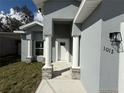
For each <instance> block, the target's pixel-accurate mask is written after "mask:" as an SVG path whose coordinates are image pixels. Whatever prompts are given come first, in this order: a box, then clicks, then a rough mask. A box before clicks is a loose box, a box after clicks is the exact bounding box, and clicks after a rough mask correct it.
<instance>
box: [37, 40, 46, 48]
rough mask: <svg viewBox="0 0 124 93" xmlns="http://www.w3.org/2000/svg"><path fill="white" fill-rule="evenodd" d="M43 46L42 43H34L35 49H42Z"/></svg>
mask: <svg viewBox="0 0 124 93" xmlns="http://www.w3.org/2000/svg"><path fill="white" fill-rule="evenodd" d="M43 46H44V43H43V42H42V41H36V45H35V47H36V48H43Z"/></svg>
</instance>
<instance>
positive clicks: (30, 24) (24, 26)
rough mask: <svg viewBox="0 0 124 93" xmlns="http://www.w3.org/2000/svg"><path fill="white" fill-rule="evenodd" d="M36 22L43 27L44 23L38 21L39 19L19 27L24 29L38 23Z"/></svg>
mask: <svg viewBox="0 0 124 93" xmlns="http://www.w3.org/2000/svg"><path fill="white" fill-rule="evenodd" d="M36 24H37V25H39V26H41V27H43V24H42V23H40V22H38V21H34V22H31V23H28V24H25V25H23V26H20V27H19V29H20V30H24V29H26V28H29V27H31V26H34V25H36Z"/></svg>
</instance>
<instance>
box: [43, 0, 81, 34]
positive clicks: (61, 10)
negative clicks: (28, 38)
mask: <svg viewBox="0 0 124 93" xmlns="http://www.w3.org/2000/svg"><path fill="white" fill-rule="evenodd" d="M79 4H80V3H79V2H77V1H74V0H52V1H48V2H45V6H44V15H45V16H44V22H43V23H44V28H43V30H44V31H43V32H44V34H45V35H52V33H53V21H73V19H74V17H75V15H76V13H77V11H78V6H79Z"/></svg>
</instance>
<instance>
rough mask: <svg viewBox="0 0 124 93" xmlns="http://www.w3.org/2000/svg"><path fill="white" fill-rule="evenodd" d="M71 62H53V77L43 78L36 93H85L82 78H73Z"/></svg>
mask: <svg viewBox="0 0 124 93" xmlns="http://www.w3.org/2000/svg"><path fill="white" fill-rule="evenodd" d="M70 67H71V65H70V63H67V62H56V63H53V70H54V72H53V78H52V79H50V80H45V79H44V80H42V81H41V83H40V85H39V87H38V88H37V90H36V92H35V93H85V91H84V88H83V86H82V84H81V82H80V80H72V79H71V71H70Z"/></svg>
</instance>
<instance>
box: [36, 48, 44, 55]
mask: <svg viewBox="0 0 124 93" xmlns="http://www.w3.org/2000/svg"><path fill="white" fill-rule="evenodd" d="M35 54H36V55H37V56H38V55H43V49H36V50H35Z"/></svg>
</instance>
